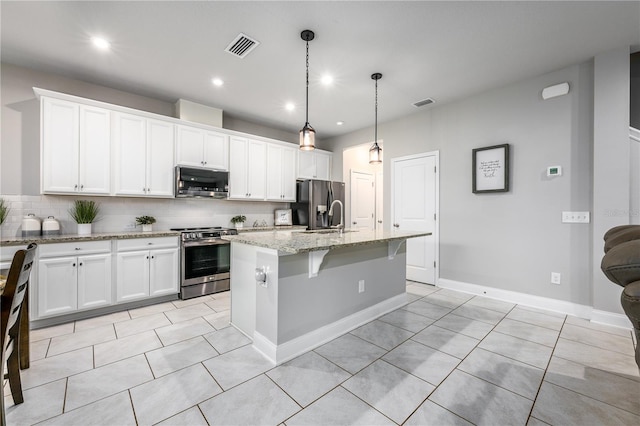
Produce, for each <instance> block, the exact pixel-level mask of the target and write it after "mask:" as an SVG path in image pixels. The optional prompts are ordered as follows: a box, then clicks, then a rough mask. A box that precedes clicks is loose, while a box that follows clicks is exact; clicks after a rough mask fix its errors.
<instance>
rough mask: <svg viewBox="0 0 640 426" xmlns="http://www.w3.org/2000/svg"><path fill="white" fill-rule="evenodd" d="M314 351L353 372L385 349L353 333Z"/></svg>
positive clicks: (384, 351)
mask: <svg viewBox="0 0 640 426" xmlns="http://www.w3.org/2000/svg"><path fill="white" fill-rule="evenodd" d="M314 351H315V352H317V353H318V354H320V355H322V356H323V357H325V358H327V359H328V360H329V361H331V362H333V363H334V364H337V365H338V366H340V367H341V368H343V369H345V370H347V371H348V372H349V373H351V374H355V373H357V372H358V371H360V370H362V369H363V368H364V367H366V366H367V365H369V364H371V363H372V362H373V361H375V360H376V359H378V358H380V357H381V356H382V355H384V354H385V353H386V352H387V351H386V350H384V349H382V348H380V347H379V346H376V345H374V344H372V343H369V342H367V341H366V340H362V339H361V338H359V337H357V336H354V335H353V334H345V335H343V336H340V337H338V338H337V339H334V340H332V341H330V342H329V343H326V344H324V345H322V346H320V347H318V348H316V349H314Z"/></svg>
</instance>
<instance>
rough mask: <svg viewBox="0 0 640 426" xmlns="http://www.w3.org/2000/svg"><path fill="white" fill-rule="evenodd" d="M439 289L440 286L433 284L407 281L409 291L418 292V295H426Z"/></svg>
mask: <svg viewBox="0 0 640 426" xmlns="http://www.w3.org/2000/svg"><path fill="white" fill-rule="evenodd" d="M436 291H438V287H436V286H434V285H431V284H422V283H418V282H415V281H407V293H412V294H417V295H418V296H426V295H428V294H431V293H433V292H436Z"/></svg>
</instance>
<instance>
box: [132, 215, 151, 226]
mask: <svg viewBox="0 0 640 426" xmlns="http://www.w3.org/2000/svg"><path fill="white" fill-rule="evenodd" d="M136 223H137V224H138V225H153V224H154V223H156V218H155V217H153V216H140V217H136Z"/></svg>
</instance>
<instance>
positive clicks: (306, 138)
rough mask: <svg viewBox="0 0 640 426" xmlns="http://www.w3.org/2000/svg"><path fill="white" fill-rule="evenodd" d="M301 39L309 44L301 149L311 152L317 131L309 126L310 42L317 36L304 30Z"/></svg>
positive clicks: (314, 145)
mask: <svg viewBox="0 0 640 426" xmlns="http://www.w3.org/2000/svg"><path fill="white" fill-rule="evenodd" d="M300 37H301V38H302V39H303V40H304V41H306V42H307V109H306V111H307V112H306V120H305V123H304V127H303V128H302V130H300V149H302V150H304V151H311V150H312V149H315V148H316V131H315V130H313V127H311V125H310V124H309V42H310V41H311V40H313V38H314V37H315V34H314V33H313V31H311V30H304V31H303V32H302V33H300Z"/></svg>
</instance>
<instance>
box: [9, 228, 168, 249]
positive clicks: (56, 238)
mask: <svg viewBox="0 0 640 426" xmlns="http://www.w3.org/2000/svg"><path fill="white" fill-rule="evenodd" d="M178 236H180V232H178V231H152V232H142V231H130V232H104V233H94V234H89V235H78V234H63V235H40V236H37V237H7V238H2V239H1V240H0V245H2V246H22V245H27V244H29V243H36V244H52V243H70V242H77V241H103V240H126V239H129V238H157V237H178Z"/></svg>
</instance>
